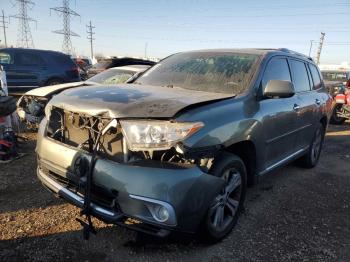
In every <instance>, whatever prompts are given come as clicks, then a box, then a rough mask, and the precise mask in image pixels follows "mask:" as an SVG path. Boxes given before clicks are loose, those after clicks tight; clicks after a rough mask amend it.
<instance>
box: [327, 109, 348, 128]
mask: <svg viewBox="0 0 350 262" xmlns="http://www.w3.org/2000/svg"><path fill="white" fill-rule="evenodd" d="M342 106H343V105H342V104H336V105H335V106H334V108H333V111H332V115H331V119H330V120H329V122H330V123H331V124H333V125H341V124H343V123H344V122H345V120H346V119H345V118H343V117H339V116H338V115H337V112H338V111H339V110H340V109H341V108H342Z"/></svg>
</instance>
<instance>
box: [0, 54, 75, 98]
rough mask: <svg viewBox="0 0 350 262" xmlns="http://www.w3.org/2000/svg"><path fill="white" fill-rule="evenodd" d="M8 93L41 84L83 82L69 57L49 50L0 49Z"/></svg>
mask: <svg viewBox="0 0 350 262" xmlns="http://www.w3.org/2000/svg"><path fill="white" fill-rule="evenodd" d="M0 65H2V66H3V67H4V70H5V72H6V77H7V84H8V89H9V93H23V92H25V91H28V90H31V89H33V88H36V87H40V86H48V85H56V84H61V83H69V82H76V81H80V76H79V69H78V66H77V65H76V64H75V63H74V61H73V60H72V59H71V58H70V56H68V55H66V54H63V53H60V52H56V51H49V50H39V49H27V48H3V49H0Z"/></svg>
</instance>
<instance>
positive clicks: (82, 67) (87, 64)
mask: <svg viewBox="0 0 350 262" xmlns="http://www.w3.org/2000/svg"><path fill="white" fill-rule="evenodd" d="M73 60H74V62H75V63H76V64H77V65H78V67H79V74H80V78H81V80H82V81H85V80H86V79H87V78H88V73H87V72H88V70H89V68H91V66H92V62H91V59H89V58H80V57H76V58H73Z"/></svg>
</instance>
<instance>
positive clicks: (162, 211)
mask: <svg viewBox="0 0 350 262" xmlns="http://www.w3.org/2000/svg"><path fill="white" fill-rule="evenodd" d="M154 216H155V217H154V218H155V219H156V220H157V221H159V222H165V221H167V220H168V219H169V211H168V210H167V209H166V208H165V207H163V206H156V207H155V208H154Z"/></svg>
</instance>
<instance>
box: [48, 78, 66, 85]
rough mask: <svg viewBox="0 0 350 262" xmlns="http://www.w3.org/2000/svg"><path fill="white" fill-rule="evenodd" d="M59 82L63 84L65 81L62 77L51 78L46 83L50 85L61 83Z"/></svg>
mask: <svg viewBox="0 0 350 262" xmlns="http://www.w3.org/2000/svg"><path fill="white" fill-rule="evenodd" d="M59 84H63V81H62V80H61V79H50V80H49V81H47V83H46V85H48V86H53V85H59Z"/></svg>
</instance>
